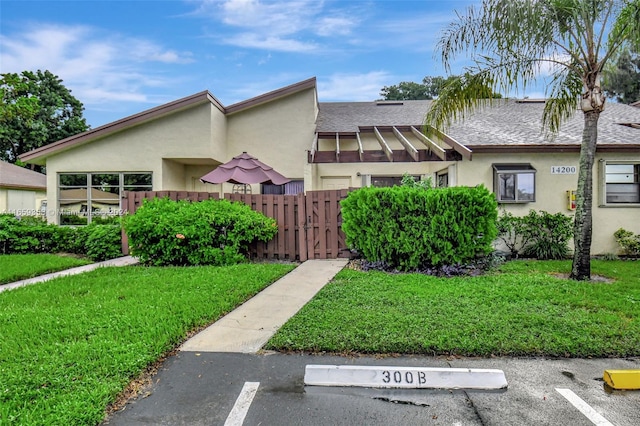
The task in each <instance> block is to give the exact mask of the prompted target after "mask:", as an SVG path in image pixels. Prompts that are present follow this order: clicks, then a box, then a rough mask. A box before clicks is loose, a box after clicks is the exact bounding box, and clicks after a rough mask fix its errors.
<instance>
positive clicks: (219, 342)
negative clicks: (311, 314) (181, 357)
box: [180, 259, 348, 353]
mask: <svg viewBox="0 0 640 426" xmlns="http://www.w3.org/2000/svg"><path fill="white" fill-rule="evenodd" d="M347 262H348V260H347V259H329V260H307V261H306V262H304V263H302V264H301V265H300V266H298V267H297V268H296V269H294V270H293V271H291V272H289V273H288V274H287V275H285V276H284V277H282V278H281V279H279V280H278V281H276V282H275V283H273V284H271V285H270V286H269V287H267V288H266V289H264V290H263V291H262V292H260V293H259V294H257V295H256V296H254V297H253V298H252V299H250V300H248V301H247V302H245V303H244V304H243V305H241V306H240V307H238V308H237V309H235V310H234V311H232V312H231V313H229V314H228V315H226V316H225V317H223V318H221V319H220V320H218V321H217V322H215V323H214V324H213V325H211V326H209V327H208V328H206V329H205V330H203V331H201V332H200V333H198V334H196V335H195V336H193V337H192V338H191V339H189V340H187V341H186V342H185V343H184V344H183V345H182V346H181V347H180V350H181V351H194V352H236V353H256V352H258V351H259V350H260V348H262V346H263V345H264V344H265V343H266V342H267V341H268V340H269V339H270V338H271V336H273V334H274V333H275V332H276V331H277V330H278V329H279V328H280V327H281V326H282V325H283V324H284V323H285V322H286V321H287V320H288V319H289V318H291V317H292V316H293V315H294V314H295V313H296V312H298V311H299V310H300V308H302V307H303V306H304V305H305V304H306V303H307V302H308V301H309V300H311V298H313V296H314V295H315V294H316V293H317V292H318V291H319V290H320V289H321V288H322V287H324V285H325V284H327V283H328V282H329V281H330V280H331V279H332V278H333V277H334V276H335V275H336V274H337V273H338V272H339V271H340V270H341V269H342V268H344V267H345V265H346V264H347Z"/></svg>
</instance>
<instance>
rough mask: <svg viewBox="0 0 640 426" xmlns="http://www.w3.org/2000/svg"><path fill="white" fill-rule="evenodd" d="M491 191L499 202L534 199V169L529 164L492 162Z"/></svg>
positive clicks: (531, 200) (517, 201)
mask: <svg viewBox="0 0 640 426" xmlns="http://www.w3.org/2000/svg"><path fill="white" fill-rule="evenodd" d="M493 191H494V193H495V194H496V198H497V199H498V202H499V203H530V202H533V201H535V200H536V169H534V168H533V167H532V166H531V164H494V165H493Z"/></svg>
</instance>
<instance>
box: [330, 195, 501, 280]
mask: <svg viewBox="0 0 640 426" xmlns="http://www.w3.org/2000/svg"><path fill="white" fill-rule="evenodd" d="M341 205H342V218H343V223H342V230H343V231H344V233H345V235H346V240H347V241H346V242H347V245H348V246H349V247H351V248H352V249H355V250H357V251H358V252H359V253H360V254H362V256H363V257H364V258H365V259H366V260H368V261H372V262H377V261H380V262H384V263H385V264H387V265H389V267H391V268H397V269H399V270H405V271H406V270H413V269H417V268H424V267H426V266H433V267H438V266H441V265H445V264H446V265H455V264H461V263H467V262H468V261H470V260H472V259H475V258H476V257H478V256H484V255H486V254H488V253H490V252H491V251H492V246H491V243H492V241H493V240H494V238H495V236H496V234H497V230H496V225H495V223H496V218H497V204H496V200H495V197H494V196H493V195H492V194H491V193H490V192H489V191H488V190H487V189H486V188H485V187H484V186H482V185H481V186H478V187H475V188H468V187H451V188H437V189H430V190H425V189H423V188H415V187H408V186H395V187H392V188H373V187H369V188H361V189H358V190H356V191H353V192H351V193H349V195H348V196H347V198H346V199H344V200H343V201H342V202H341Z"/></svg>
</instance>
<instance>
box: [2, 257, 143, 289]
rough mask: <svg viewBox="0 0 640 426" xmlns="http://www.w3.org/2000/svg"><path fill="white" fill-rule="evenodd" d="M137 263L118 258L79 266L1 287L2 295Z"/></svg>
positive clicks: (128, 258) (129, 259)
mask: <svg viewBox="0 0 640 426" xmlns="http://www.w3.org/2000/svg"><path fill="white" fill-rule="evenodd" d="M136 263H138V260H137V259H135V258H133V257H131V256H124V257H118V258H116V259H110V260H105V261H104V262H98V263H92V264H89V265H84V266H78V267H76V268H71V269H65V270H64V271H59V272H53V273H51V274H46V275H40V276H38V277H34V278H29V279H26V280H22V281H16V282H12V283H9V284H3V285H0V293H2V292H3V291H5V290H11V289H14V288H18V287H23V286H25V285H29V284H35V283H41V282H44V281H48V280H50V279H53V278H57V277H64V276H67V275H77V274H81V273H83V272H89V271H93V270H94V269H97V268H100V267H103V266H126V265H135V264H136Z"/></svg>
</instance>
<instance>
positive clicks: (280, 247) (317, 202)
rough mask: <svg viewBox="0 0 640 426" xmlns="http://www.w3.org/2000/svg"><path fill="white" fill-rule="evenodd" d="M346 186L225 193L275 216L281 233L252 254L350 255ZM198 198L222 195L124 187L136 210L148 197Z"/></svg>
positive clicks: (129, 206)
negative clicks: (293, 192)
mask: <svg viewBox="0 0 640 426" xmlns="http://www.w3.org/2000/svg"><path fill="white" fill-rule="evenodd" d="M347 192H348V191H347V190H346V189H338V190H327V191H308V192H307V193H306V194H298V195H260V194H256V195H253V194H224V198H225V199H227V200H229V201H239V202H242V203H245V204H247V205H248V206H250V207H251V209H252V210H254V211H257V212H260V213H262V214H264V215H265V216H268V217H271V218H274V219H275V220H276V221H277V223H278V234H277V235H276V236H275V237H274V238H273V239H272V240H271V241H269V242H267V243H263V242H256V243H254V244H252V245H251V247H250V248H249V254H250V256H251V257H252V258H258V259H282V260H300V261H305V260H307V259H335V258H338V257H349V256H350V252H349V250H348V248H347V246H346V244H345V236H344V233H343V232H342V214H341V210H340V201H341V200H343V199H344V198H346V196H347ZM156 197H157V198H165V197H168V198H169V199H171V200H174V201H178V200H189V201H192V202H198V201H203V200H208V199H219V198H220V197H219V195H218V194H217V193H210V192H187V191H146V192H145V191H140V192H130V191H125V192H124V195H123V200H122V208H123V210H125V212H127V213H130V214H132V213H135V212H136V210H137V209H138V208H139V207H140V206H141V205H142V201H143V200H145V199H153V198H156ZM122 252H123V253H124V254H128V253H129V241H128V238H127V235H126V234H125V233H124V231H123V233H122Z"/></svg>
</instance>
